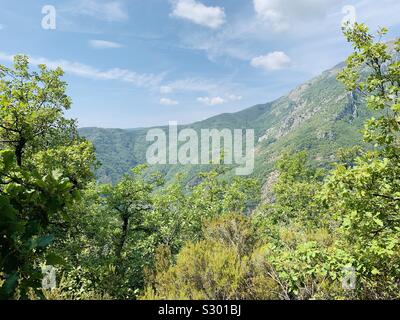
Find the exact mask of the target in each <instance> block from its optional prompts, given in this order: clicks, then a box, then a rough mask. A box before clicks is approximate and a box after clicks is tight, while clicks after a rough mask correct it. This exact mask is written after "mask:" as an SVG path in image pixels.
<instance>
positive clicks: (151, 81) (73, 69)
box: [0, 52, 164, 88]
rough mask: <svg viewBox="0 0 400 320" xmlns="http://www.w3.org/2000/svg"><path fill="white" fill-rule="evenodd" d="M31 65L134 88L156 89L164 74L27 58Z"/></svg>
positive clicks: (3, 57) (9, 59) (7, 58)
mask: <svg viewBox="0 0 400 320" xmlns="http://www.w3.org/2000/svg"><path fill="white" fill-rule="evenodd" d="M13 58H14V56H12V55H8V54H6V53H2V52H0V60H2V61H7V62H12V61H13ZM29 60H30V62H31V64H33V65H39V64H45V65H46V66H47V67H49V68H51V69H55V68H57V67H61V68H62V69H63V70H64V71H65V72H66V73H67V74H72V75H74V76H78V77H82V78H88V79H92V80H116V81H121V82H127V83H130V84H132V85H134V86H135V87H144V88H156V87H158V86H159V85H160V83H161V81H162V80H163V78H164V74H158V75H155V74H151V73H150V74H140V73H137V72H135V71H131V70H127V69H120V68H112V69H108V70H104V71H103V70H99V69H97V68H95V67H92V66H89V65H86V64H83V63H80V62H72V61H68V60H63V59H60V60H49V59H46V58H36V57H29Z"/></svg>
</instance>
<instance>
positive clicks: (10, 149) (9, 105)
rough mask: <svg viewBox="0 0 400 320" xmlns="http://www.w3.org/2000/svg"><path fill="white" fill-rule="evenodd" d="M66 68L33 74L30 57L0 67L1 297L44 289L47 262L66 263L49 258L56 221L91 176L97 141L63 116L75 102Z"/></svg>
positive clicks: (51, 256)
mask: <svg viewBox="0 0 400 320" xmlns="http://www.w3.org/2000/svg"><path fill="white" fill-rule="evenodd" d="M62 75H63V72H62V70H61V69H56V70H48V69H47V68H46V66H44V65H40V66H39V72H31V71H30V70H29V61H28V58H27V57H25V56H16V57H15V59H14V67H13V68H12V69H10V68H6V67H4V66H0V148H1V150H0V203H1V207H2V210H0V221H1V223H0V282H2V283H3V284H2V287H1V297H2V298H11V297H17V296H18V297H21V298H26V297H27V294H28V291H29V290H30V289H33V290H38V289H39V287H40V283H41V278H42V275H41V269H40V266H41V264H56V263H60V260H61V259H60V258H59V257H56V256H55V255H54V254H51V253H49V252H48V247H49V245H51V244H52V242H53V241H54V235H53V234H52V233H51V232H50V231H51V225H52V224H53V223H59V222H62V221H65V214H66V208H67V207H68V206H70V205H71V204H72V203H73V202H74V201H75V199H77V198H78V196H79V191H80V190H81V188H83V187H84V186H85V184H86V183H87V182H88V181H89V180H90V179H91V178H92V171H91V169H92V168H93V166H94V164H95V156H94V150H93V147H92V145H91V144H90V143H88V142H86V141H84V140H82V139H80V138H79V137H78V136H77V134H76V125H75V122H74V121H72V120H67V119H65V118H64V116H63V112H64V110H67V109H69V107H70V105H71V101H70V99H69V97H68V96H67V95H66V92H65V91H66V83H65V82H63V81H61V80H60V78H61V76H62Z"/></svg>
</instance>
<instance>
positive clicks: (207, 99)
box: [197, 97, 226, 106]
mask: <svg viewBox="0 0 400 320" xmlns="http://www.w3.org/2000/svg"><path fill="white" fill-rule="evenodd" d="M197 101H199V102H201V103H203V104H206V105H208V106H216V105H219V104H224V103H226V100H225V99H223V98H221V97H212V98H210V97H200V98H197Z"/></svg>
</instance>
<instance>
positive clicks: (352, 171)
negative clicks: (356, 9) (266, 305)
mask: <svg viewBox="0 0 400 320" xmlns="http://www.w3.org/2000/svg"><path fill="white" fill-rule="evenodd" d="M385 33H386V30H384V29H382V30H380V31H379V33H378V34H379V37H381V36H383V35H384V34H385ZM345 35H346V37H347V39H348V40H349V41H350V42H351V43H352V44H353V46H354V54H352V55H351V56H350V57H349V59H348V61H347V65H346V66H345V67H344V69H343V70H342V71H341V72H339V74H338V79H339V80H340V81H342V82H343V83H344V85H345V86H346V87H347V89H348V90H349V92H351V95H352V96H353V97H354V96H359V97H360V98H362V99H364V100H365V101H366V102H367V104H368V108H369V109H372V110H375V111H377V113H376V114H377V115H379V116H377V117H375V118H371V119H369V120H368V121H366V122H365V128H364V141H361V140H360V141H359V144H360V147H353V148H350V149H343V150H341V151H340V152H338V154H337V157H336V158H337V159H338V161H337V163H336V164H335V165H334V168H333V169H328V168H326V167H321V166H316V165H315V161H314V160H315V159H314V157H310V156H309V154H308V153H307V152H305V151H302V152H299V153H285V154H283V155H281V156H280V158H279V160H278V161H276V165H275V166H276V170H277V171H278V172H279V176H278V178H277V181H276V182H275V183H274V186H273V197H272V199H269V201H265V199H264V200H262V199H261V195H260V189H261V185H260V181H258V180H257V179H253V178H247V179H245V178H238V177H236V178H232V177H230V175H227V174H226V172H227V171H228V170H229V168H226V167H224V166H222V165H219V166H214V167H212V169H211V170H208V171H207V172H204V173H201V174H199V176H198V177H197V179H196V183H192V184H187V183H184V182H185V181H186V180H185V179H186V178H185V177H184V176H182V175H178V176H177V177H176V179H174V180H173V182H170V183H166V176H165V174H164V173H157V172H155V170H150V171H149V170H148V168H146V166H143V165H140V166H136V168H134V169H132V170H131V171H130V173H129V174H125V175H124V176H123V177H122V178H121V179H120V180H119V181H118V182H117V183H115V184H99V183H97V182H96V181H95V180H94V177H93V174H92V173H93V172H94V170H95V169H96V167H97V162H96V159H95V155H94V149H93V147H92V145H91V143H89V142H88V141H86V140H85V139H82V138H80V137H79V136H78V134H77V130H76V124H75V123H74V121H70V120H66V119H65V118H64V116H63V111H64V110H66V109H68V108H69V107H70V104H71V102H70V99H69V98H68V97H67V96H66V94H65V89H66V84H65V83H64V82H62V81H61V80H60V77H61V76H62V71H61V70H59V69H57V70H54V71H51V70H48V69H47V68H46V67H45V66H40V67H39V72H30V70H29V68H28V59H27V58H26V57H23V56H17V57H16V58H15V63H14V67H13V68H12V69H9V68H5V67H1V68H0V146H1V149H0V150H1V151H0V287H1V298H4V299H27V298H29V299H398V298H400V294H399V292H400V290H399V289H400V288H399V279H400V217H399V212H400V211H399V210H400V161H399V158H400V139H399V138H400V136H399V132H400V62H399V59H398V55H399V53H400V39H398V40H397V41H396V42H395V43H390V44H386V43H384V42H381V41H377V42H376V41H375V38H374V37H373V36H372V35H371V34H370V33H369V31H368V29H367V27H366V26H365V25H362V24H356V25H355V26H354V27H353V28H351V29H346V30H345ZM318 103H322V102H321V101H318ZM261 109H262V108H261ZM257 110H259V109H257ZM257 110H256V109H255V110H253V111H254V112H255V113H256V114H258V113H257ZM300 110H301V109H300ZM294 112H299V110H298V109H297V111H296V110H295V111H294ZM359 112H364V111H362V110H360V111H359ZM259 117H261V116H259V114H258V115H256V116H254V118H259ZM293 125H294V124H293V123H292V126H293ZM313 125H315V124H312V126H313ZM312 126H311V128H312ZM311 128H308V129H311ZM275 129H276V130H277V131H279V130H281V131H282V128H275ZM303 129H304V130H308V129H307V128H306V127H303ZM345 132H346V131H345ZM275 133H276V132H275ZM132 134H133V135H134V132H132ZM260 134H261V133H260ZM280 134H282V132H281V133H280ZM289 134H290V133H289ZM266 139H267V140H268V139H270V137H269V138H268V137H266ZM126 143H129V141H126ZM299 145H300V146H302V145H303V144H302V143H300V144H299ZM133 161H136V159H135V160H133ZM139 162H140V161H138V163H139ZM46 265H52V266H56V267H57V276H58V278H57V287H56V288H53V289H43V288H42V286H41V280H42V270H41V268H42V267H44V266H46Z"/></svg>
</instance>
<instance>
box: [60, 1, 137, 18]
mask: <svg viewBox="0 0 400 320" xmlns="http://www.w3.org/2000/svg"><path fill="white" fill-rule="evenodd" d="M59 11H60V12H67V13H71V14H73V15H81V16H89V17H92V18H96V19H99V20H104V21H108V22H115V21H117V22H118V21H119V22H121V21H125V20H127V19H128V18H129V17H128V14H127V13H126V10H125V9H124V7H123V4H122V2H121V1H106V2H104V1H99V0H74V1H72V2H71V3H69V4H68V5H67V6H65V7H62V8H61V9H60V10H59Z"/></svg>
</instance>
